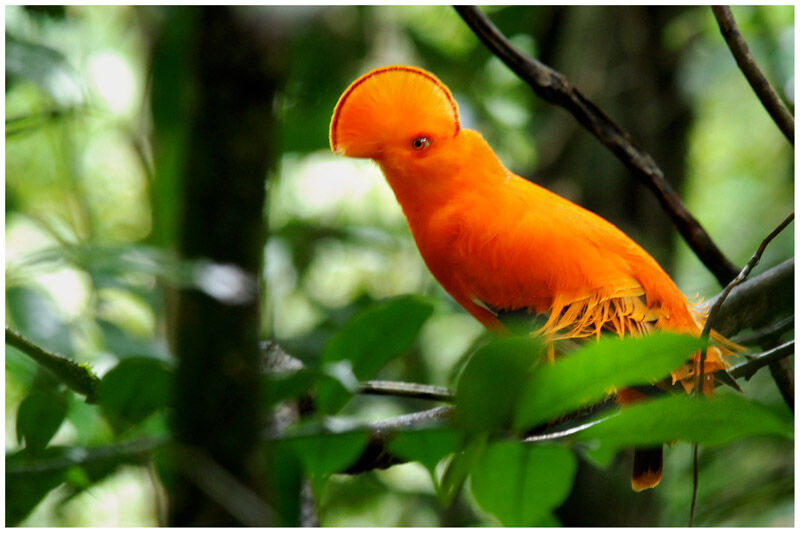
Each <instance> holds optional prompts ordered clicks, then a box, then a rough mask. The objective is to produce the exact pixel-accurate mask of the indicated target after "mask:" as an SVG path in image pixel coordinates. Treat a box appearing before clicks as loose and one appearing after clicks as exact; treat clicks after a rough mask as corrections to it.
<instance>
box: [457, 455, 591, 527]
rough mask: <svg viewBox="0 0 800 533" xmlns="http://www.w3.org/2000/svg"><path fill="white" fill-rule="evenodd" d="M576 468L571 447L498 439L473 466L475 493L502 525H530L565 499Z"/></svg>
mask: <svg viewBox="0 0 800 533" xmlns="http://www.w3.org/2000/svg"><path fill="white" fill-rule="evenodd" d="M576 469H577V461H576V460H575V456H574V455H573V454H572V452H571V451H570V450H569V449H568V448H564V447H560V446H559V447H556V446H538V445H537V446H531V445H526V444H522V443H520V442H515V441H503V442H496V443H494V444H491V445H490V446H489V447H488V448H487V449H486V451H485V452H484V453H483V454H482V455H481V457H480V458H479V459H478V460H477V461H476V462H475V465H474V466H473V468H472V477H471V479H472V482H471V487H472V494H473V495H474V496H475V499H476V500H477V501H478V503H479V504H480V506H481V507H482V508H483V509H484V510H486V511H487V512H489V513H491V514H493V515H494V516H496V517H497V519H498V520H500V522H502V523H503V525H506V526H531V525H535V524H538V523H543V522H546V521H547V520H548V518H549V516H550V511H552V510H553V509H555V508H556V507H557V506H558V505H560V504H561V503H562V502H563V501H564V499H566V497H567V496H568V495H569V492H570V489H571V488H572V480H573V478H574V477H575V471H576Z"/></svg>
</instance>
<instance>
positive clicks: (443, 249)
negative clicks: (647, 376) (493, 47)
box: [330, 65, 729, 490]
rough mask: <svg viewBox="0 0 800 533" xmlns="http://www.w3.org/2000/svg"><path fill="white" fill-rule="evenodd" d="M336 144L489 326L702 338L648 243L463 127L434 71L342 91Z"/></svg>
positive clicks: (388, 71)
mask: <svg viewBox="0 0 800 533" xmlns="http://www.w3.org/2000/svg"><path fill="white" fill-rule="evenodd" d="M330 142H331V147H332V149H333V150H334V152H336V153H339V154H343V155H345V156H350V157H362V158H370V159H373V160H374V161H376V162H377V163H378V165H379V166H380V168H381V170H382V171H383V174H384V176H385V177H386V179H387V181H388V182H389V185H390V186H391V188H392V190H393V191H394V193H395V196H396V197H397V200H398V202H399V203H400V205H401V207H402V209H403V212H404V213H405V216H406V218H407V220H408V224H409V227H410V228H411V232H412V234H413V236H414V240H415V241H416V243H417V246H418V248H419V251H420V253H421V255H422V257H423V259H424V260H425V263H426V264H427V266H428V268H429V269H430V271H431V273H432V274H433V275H434V276H435V277H436V279H437V280H438V281H439V283H441V284H442V286H443V287H444V288H445V289H446V290H447V291H448V292H449V293H450V294H451V295H452V296H453V298H455V300H456V301H458V303H459V304H461V305H462V306H463V307H464V308H465V309H466V310H467V311H468V312H470V313H471V314H472V315H473V316H474V317H475V318H477V319H478V320H479V321H481V322H482V323H483V324H484V325H485V326H486V327H488V328H489V329H491V330H494V331H502V330H503V329H504V326H503V324H502V322H501V321H500V319H499V318H498V316H501V315H502V313H504V312H512V311H525V312H529V313H534V314H537V315H543V316H544V317H546V321H545V323H544V325H543V326H541V327H540V328H539V330H538V331H537V333H539V334H542V335H545V336H546V337H547V338H549V339H551V340H553V341H558V340H563V339H575V338H586V337H598V336H599V335H600V333H601V332H602V331H611V332H613V333H616V334H618V335H620V336H623V335H640V334H644V333H647V332H648V331H650V330H652V329H664V330H670V331H675V332H680V333H686V334H690V335H695V336H699V335H700V332H701V327H702V321H703V316H702V315H701V314H700V313H698V312H696V311H694V310H693V309H692V308H691V307H690V305H689V303H688V301H687V300H686V298H685V296H684V295H683V294H682V293H681V292H680V290H678V288H677V287H676V286H675V283H674V282H673V281H672V280H671V279H670V277H669V276H668V275H667V274H666V273H665V272H664V270H663V269H662V268H661V267H660V266H659V265H658V263H656V261H655V260H654V259H653V258H652V257H651V256H650V255H649V254H648V253H647V252H646V251H644V250H643V249H642V248H641V247H640V246H639V245H637V244H636V243H635V242H634V241H633V240H631V239H630V238H629V237H628V236H627V235H625V234H624V233H623V232H622V231H620V230H619V229H617V228H616V227H615V226H614V225H613V224H611V223H610V222H608V221H606V220H604V219H603V218H601V217H599V216H597V215H595V214H594V213H591V212H590V211H587V210H586V209H584V208H582V207H580V206H578V205H575V204H574V203H572V202H570V201H568V200H566V199H564V198H562V197H560V196H558V195H556V194H554V193H552V192H550V191H548V190H546V189H544V188H542V187H539V186H538V185H535V184H533V183H531V182H530V181H527V180H525V179H523V178H521V177H519V176H517V175H515V174H513V173H512V172H510V171H509V170H507V169H506V168H505V167H504V166H503V164H502V163H501V162H500V160H499V159H498V158H497V156H496V155H495V153H494V152H493V151H492V149H491V148H490V147H489V145H488V144H487V143H486V141H484V139H483V137H481V135H480V134H479V133H477V132H476V131H473V130H469V129H462V128H461V124H460V120H459V114H458V105H457V104H456V102H455V100H454V98H453V96H452V94H451V93H450V91H449V90H448V89H447V87H445V85H444V84H443V83H442V82H441V81H439V80H438V79H437V78H436V77H435V76H434V75H433V74H431V73H429V72H426V71H424V70H422V69H419V68H415V67H410V66H401V65H395V66H387V67H383V68H379V69H376V70H373V71H371V72H368V73H367V74H365V75H363V76H362V77H360V78H359V79H357V80H356V81H355V82H353V84H352V85H351V86H350V87H349V88H348V89H347V90H346V91H345V92H344V94H343V95H342V97H341V98H340V99H339V102H338V104H337V106H336V109H335V111H334V113H333V118H332V120H331V129H330ZM720 341H721V342H722V339H720ZM728 353H729V352H728V350H727V348H726V347H725V344H724V342H723V346H722V347H716V348H712V349H710V350H709V351H708V354H707V358H706V362H705V370H706V373H707V374H710V373H712V372H714V371H715V370H719V369H722V368H724V367H725V366H726V363H725V361H724V355H727V354H728ZM694 366H695V365H694V364H691V363H687V364H686V365H684V366H682V367H681V368H678V369H675V371H674V372H673V373H672V377H673V380H674V381H675V382H677V381H680V382H681V383H683V384H684V386H685V387H686V389H687V390H691V388H692V386H693V373H694ZM706 386H708V387H710V386H711V377H710V375H709V376H708V377H707V385H706ZM620 398H621V399H623V401H634V398H632V397H631V396H630V395H629V394H627V395H626V394H620ZM659 450H660V448H659ZM651 451H652V450H651ZM651 455H652V454H651ZM649 459H650V461H651V462H653V463H657V472H655V470H656V467H655V466H652V467H647V466H646V465H645V467H646V471H645V472H644V474H641V473H640V474H639V476H638V477H639V478H638V479H637V474H636V468H635V469H634V480H633V486H634V488H635V489H637V490H641V489H643V488H648V487H651V486H654V485H655V484H657V483H658V481H659V480H660V478H661V468H660V455H658V457H657V458H656V459H657V461H656V459H653V457H652V456H651V457H650V458H649Z"/></svg>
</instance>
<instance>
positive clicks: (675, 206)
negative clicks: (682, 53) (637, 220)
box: [455, 6, 739, 286]
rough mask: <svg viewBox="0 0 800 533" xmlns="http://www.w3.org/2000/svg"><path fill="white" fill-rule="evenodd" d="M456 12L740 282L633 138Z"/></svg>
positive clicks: (485, 24) (486, 28)
mask: <svg viewBox="0 0 800 533" xmlns="http://www.w3.org/2000/svg"><path fill="white" fill-rule="evenodd" d="M455 9H456V11H457V12H458V14H459V15H461V18H463V19H464V21H465V22H466V23H467V25H469V27H470V28H471V29H472V31H473V32H474V33H475V35H477V36H478V38H479V39H480V40H481V41H482V42H483V43H484V44H485V45H486V47H487V48H488V49H489V50H490V51H491V52H492V53H493V54H494V55H495V56H497V57H498V58H499V59H500V60H502V61H503V63H505V64H506V65H507V66H508V67H509V68H510V69H511V70H512V71H514V73H516V74H517V76H519V77H520V78H521V79H522V80H523V81H525V82H526V83H527V84H528V85H530V87H531V88H532V89H533V91H534V92H535V93H536V94H537V95H538V96H539V97H540V98H542V99H544V100H546V101H548V102H550V103H553V104H555V105H558V106H560V107H562V108H564V109H566V110H567V111H569V112H570V113H571V114H572V115H573V116H574V117H575V118H576V119H577V121H578V122H579V123H580V124H582V125H583V126H584V127H585V128H586V129H587V130H589V131H590V132H591V133H592V134H593V135H594V136H595V137H597V138H598V139H599V140H600V142H602V143H603V144H604V145H605V146H606V147H607V148H608V149H609V150H611V152H612V153H613V154H614V155H615V156H616V157H617V159H619V160H620V161H621V162H622V163H623V164H624V165H625V166H626V167H628V169H629V170H630V171H631V172H633V174H634V176H636V178H637V179H639V181H641V182H642V183H644V184H645V185H646V186H647V187H648V188H649V189H650V190H651V191H652V192H653V194H655V196H656V198H657V199H658V201H659V202H660V203H661V206H662V208H663V209H664V210H665V211H666V212H667V214H668V215H669V217H670V218H671V219H672V222H673V224H674V225H675V227H676V228H677V229H678V232H680V234H681V235H682V236H683V238H684V239H685V240H686V242H687V243H688V244H689V247H690V248H691V249H692V250H693V251H694V253H695V254H696V255H697V257H698V258H700V260H701V261H702V262H703V264H704V265H705V266H706V268H708V269H709V270H710V271H711V272H712V273H713V274H714V276H715V277H716V278H717V280H719V282H720V284H721V285H723V286H724V285H726V284H727V283H728V282H729V281H730V280H731V279H733V278H734V277H735V276H736V274H737V273H738V272H739V269H738V268H737V267H736V266H735V265H734V264H733V263H732V262H731V261H730V260H729V259H728V258H726V257H725V256H724V255H723V253H722V252H721V251H720V249H719V248H718V247H717V246H716V245H715V244H714V242H713V241H712V240H711V237H710V236H709V235H708V233H707V232H706V231H705V230H704V229H703V227H702V226H701V225H700V223H699V222H698V221H697V220H696V219H695V218H694V216H692V214H691V213H690V212H689V210H688V209H687V208H686V206H685V205H684V204H683V202H682V201H681V199H680V197H679V196H678V194H677V193H676V192H675V190H674V189H673V188H672V186H671V185H670V184H669V182H668V181H667V180H666V179H665V178H664V173H663V172H662V171H661V169H660V168H659V167H658V165H657V164H656V163H655V161H653V158H652V157H651V156H650V155H649V154H648V153H647V152H645V151H644V150H642V149H641V148H640V147H639V146H637V144H636V142H635V141H634V140H633V138H632V137H631V136H630V135H629V134H628V133H626V132H625V131H624V130H623V129H622V128H621V127H620V126H619V125H617V124H616V123H615V122H614V121H613V120H612V119H611V118H609V117H608V115H606V114H605V112H603V110H601V109H600V108H599V107H597V106H596V105H595V104H593V103H592V102H591V101H589V99H587V98H586V97H585V96H584V95H583V94H581V92H580V91H579V90H578V89H577V88H576V87H574V86H573V85H571V84H570V83H569V82H568V81H567V80H566V78H565V77H564V75H563V74H561V73H559V72H557V71H555V70H553V69H551V68H550V67H548V66H547V65H545V64H543V63H541V62H539V61H537V60H536V59H534V58H531V57H528V56H526V55H524V54H522V53H521V52H520V51H519V50H517V49H516V48H514V46H513V45H511V43H510V42H509V41H508V39H506V38H505V36H503V34H502V33H500V31H499V30H498V29H497V28H496V27H495V26H494V24H492V22H491V21H490V20H489V18H488V17H487V16H486V15H485V14H484V13H483V12H482V11H481V10H480V9H478V8H477V7H475V6H456V7H455Z"/></svg>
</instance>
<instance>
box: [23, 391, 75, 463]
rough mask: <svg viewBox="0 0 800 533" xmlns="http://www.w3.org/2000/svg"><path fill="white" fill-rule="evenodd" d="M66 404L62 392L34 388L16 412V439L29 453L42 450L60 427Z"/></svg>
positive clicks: (66, 401) (65, 413)
mask: <svg viewBox="0 0 800 533" xmlns="http://www.w3.org/2000/svg"><path fill="white" fill-rule="evenodd" d="M68 404H69V402H68V400H67V396H66V395H65V394H64V393H62V392H58V391H55V390H49V389H41V388H34V389H33V390H32V392H31V394H30V395H29V396H28V397H26V398H25V399H24V400H22V403H20V405H19V409H18V410H17V439H19V441H20V442H22V441H23V440H24V441H25V448H26V449H27V450H28V451H30V452H36V451H39V450H42V449H44V448H45V447H46V446H47V444H48V443H49V442H50V439H52V438H53V435H55V434H56V431H58V428H59V427H61V423H62V422H63V421H64V417H66V415H67V407H68Z"/></svg>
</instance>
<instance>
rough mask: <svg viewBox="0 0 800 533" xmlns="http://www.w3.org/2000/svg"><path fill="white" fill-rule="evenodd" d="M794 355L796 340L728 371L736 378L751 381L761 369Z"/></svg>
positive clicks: (756, 356)
mask: <svg viewBox="0 0 800 533" xmlns="http://www.w3.org/2000/svg"><path fill="white" fill-rule="evenodd" d="M793 353H794V340H790V341H788V342H785V343H783V344H781V345H780V346H777V347H775V348H772V349H771V350H767V351H765V352H762V353H760V354H758V355H754V356H751V357H750V358H749V359H750V360H749V361H748V362H746V363H742V364H740V365H736V366H735V367H733V368H731V369H730V370H728V373H729V374H730V375H731V376H733V377H735V378H741V377H743V378H745V379H750V378H751V377H753V374H755V373H756V371H758V370H759V369H761V368H763V367H765V366H767V365H769V364H771V363H774V362H775V361H779V360H781V359H784V358H786V357H789V356H790V355H792V354H793Z"/></svg>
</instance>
